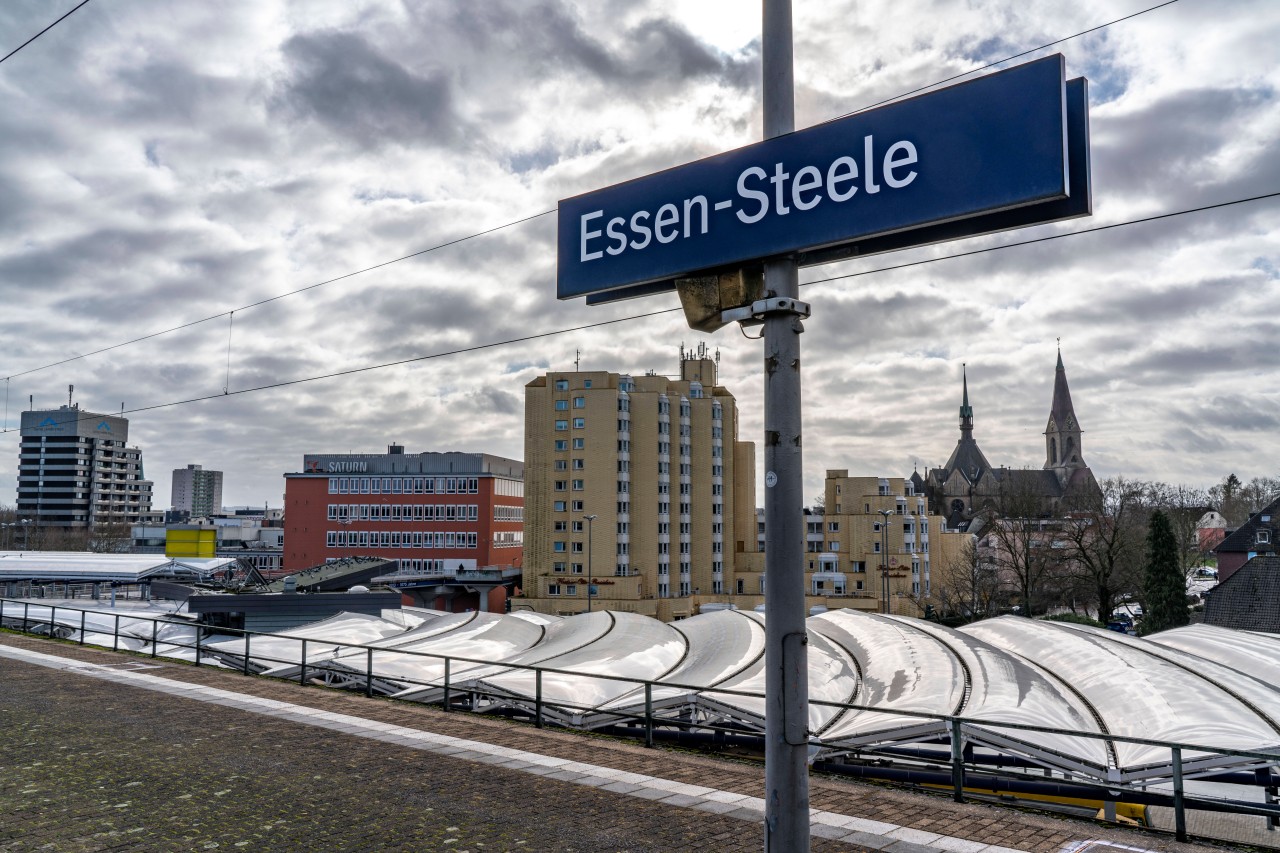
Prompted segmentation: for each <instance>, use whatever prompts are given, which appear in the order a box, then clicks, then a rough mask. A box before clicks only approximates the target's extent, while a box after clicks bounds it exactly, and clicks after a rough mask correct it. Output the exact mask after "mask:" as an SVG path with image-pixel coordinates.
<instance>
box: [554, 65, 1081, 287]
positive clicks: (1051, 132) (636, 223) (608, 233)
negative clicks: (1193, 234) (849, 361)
mask: <svg viewBox="0 0 1280 853" xmlns="http://www.w3.org/2000/svg"><path fill="white" fill-rule="evenodd" d="M1072 83H1073V84H1077V85H1076V90H1077V91H1078V94H1079V98H1078V100H1081V101H1083V97H1084V95H1083V93H1084V87H1083V81H1072ZM1074 106H1076V109H1075V110H1074V113H1075V114H1079V115H1078V118H1079V122H1078V123H1077V126H1078V127H1080V128H1085V127H1087V117H1085V116H1084V115H1083V111H1084V110H1085V109H1087V107H1086V106H1085V105H1084V103H1079V104H1076V105H1074ZM1067 112H1068V110H1067V84H1066V81H1065V69H1064V61H1063V58H1062V57H1061V56H1060V55H1055V56H1050V57H1046V58H1044V59H1040V60H1036V61H1034V62H1030V63H1027V64H1025V65H1021V66H1018V67H1016V68H1013V69H1010V70H1008V71H1003V72H999V73H996V74H992V75H989V76H986V77H982V78H979V79H977V80H974V81H972V82H969V83H962V84H959V85H956V86H951V87H948V88H946V89H941V90H939V91H937V92H932V93H929V94H927V95H921V96H919V97H916V98H912V99H910V100H906V101H902V102H899V103H895V104H891V105H889V106H886V107H881V108H879V109H876V110H871V111H868V112H865V113H860V114H857V115H853V116H849V117H847V118H843V119H838V120H836V121H832V122H828V123H826V124H821V125H818V126H816V127H812V128H808V129H806V130H803V131H799V132H796V133H792V134H788V135H785V136H780V137H776V138H774V139H770V140H766V141H765V142H760V143H757V144H754V145H749V146H746V147H744V148H738V149H735V150H733V151H729V152H726V153H724V154H719V155H716V156H714V157H709V158H707V159H704V160H699V161H696V162H694V163H689V164H687V165H684V166H679V167H676V168H673V169H668V170H666V171H663V172H658V173H656V174H653V175H648V176H646V177H643V178H639V179H636V180H633V181H628V182H626V183H622V184H617V185H615V186H611V187H607V188H605V189H601V190H597V191H595V192H591V193H586V194H584V195H580V196H575V197H573V198H570V199H565V200H563V201H561V202H560V206H559V236H558V256H559V269H558V276H557V295H558V296H559V298H561V299H569V298H574V297H578V296H587V295H590V294H597V298H596V299H593V300H591V301H607V300H608V299H609V298H611V297H617V296H622V295H639V294H642V293H644V292H648V291H645V290H644V288H643V287H637V285H646V284H648V283H653V282H661V283H663V287H664V288H665V287H667V286H670V280H671V279H673V278H675V277H677V276H681V275H690V274H694V273H698V272H701V271H707V270H713V269H717V268H725V267H730V266H732V265H735V264H740V263H743V262H748V261H756V260H761V259H764V258H767V257H771V256H779V255H786V254H795V253H811V254H812V255H813V258H812V260H813V261H817V260H830V259H832V258H836V257H839V256H840V254H841V247H842V246H845V245H851V244H854V243H856V242H857V241H861V240H865V239H866V238H868V237H873V236H875V235H890V234H895V233H899V232H906V231H910V230H912V229H921V228H922V227H924V226H939V225H941V224H943V223H948V222H954V221H956V220H960V219H965V218H978V217H981V216H983V215H989V214H995V213H997V212H1000V211H1009V210H1011V209H1014V208H1022V207H1027V208H1029V209H1028V211H1027V212H1024V213H1023V214H1022V215H1021V216H1020V217H1013V218H1009V217H1005V219H1006V220H1008V221H1003V220H1002V224H1000V227H1017V226H1018V225H1026V224H1034V223H1035V222H1042V221H1051V220H1052V219H1060V218H1065V217H1066V216H1072V215H1083V214H1085V213H1087V212H1088V209H1087V208H1088V206H1089V205H1088V200H1087V198H1078V199H1076V200H1075V202H1076V203H1075V204H1074V205H1065V206H1064V205H1062V204H1058V205H1054V204H1052V203H1053V202H1061V201H1062V200H1064V199H1069V198H1070V197H1071V195H1072V193H1073V192H1075V194H1076V195H1084V196H1086V197H1087V196H1088V194H1089V193H1088V179H1087V175H1088V160H1087V139H1080V140H1078V142H1079V144H1077V145H1075V146H1074V148H1076V149H1079V152H1083V154H1082V156H1072V157H1071V160H1070V165H1071V166H1073V167H1075V166H1078V165H1080V166H1082V168H1080V169H1078V170H1077V171H1081V172H1083V175H1070V176H1069V174H1068V171H1069V170H1068V163H1069V161H1068V151H1067V148H1068V146H1067V123H1068V116H1067ZM1078 135H1081V136H1083V135H1084V134H1083V133H1081V134H1078ZM1079 152H1077V151H1073V154H1077V153H1079ZM1080 160H1083V162H1082V163H1078V162H1077V161H1080ZM1033 208H1034V209H1035V210H1039V209H1041V208H1043V212H1042V213H1037V212H1035V210H1032V209H1033ZM994 221H995V219H994V218H993V222H994ZM990 230H996V229H995V228H993V227H981V226H974V227H971V228H969V229H968V230H967V231H966V229H963V228H962V229H958V230H957V229H951V231H955V232H956V233H951V231H948V232H947V233H946V234H943V235H942V236H937V235H935V236H928V237H927V236H924V234H926V233H927V232H928V229H925V230H924V231H923V232H922V235H921V237H920V239H918V240H915V241H914V242H913V240H912V239H911V237H912V235H909V234H903V235H902V237H905V238H906V239H898V240H896V241H890V242H891V243H892V245H891V246H887V247H888V248H903V247H905V246H907V245H918V244H920V243H924V242H934V241H936V240H938V239H951V238H954V237H956V236H967V234H968V233H983V232H985V231H990ZM878 250H879V251H883V250H885V249H884V248H881V249H878ZM847 253H853V252H852V250H850V251H849V252H847ZM802 260H803V259H802ZM659 289H662V288H659ZM610 291H613V292H614V293H612V294H611V293H610ZM628 291H630V292H628Z"/></svg>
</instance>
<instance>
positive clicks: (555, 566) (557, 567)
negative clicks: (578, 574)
mask: <svg viewBox="0 0 1280 853" xmlns="http://www.w3.org/2000/svg"><path fill="white" fill-rule="evenodd" d="M551 569H552V571H556V572H563V571H564V569H565V564H564V563H552V564H551Z"/></svg>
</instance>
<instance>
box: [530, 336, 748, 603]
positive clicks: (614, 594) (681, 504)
mask: <svg viewBox="0 0 1280 853" xmlns="http://www.w3.org/2000/svg"><path fill="white" fill-rule="evenodd" d="M525 461H526V464H527V466H528V467H527V471H526V488H527V493H526V494H527V524H526V525H525V531H526V539H525V575H524V592H525V596H524V598H523V599H521V600H520V601H519V602H517V603H516V604H517V606H524V607H530V608H532V609H534V610H538V611H541V612H547V613H562V614H568V613H578V612H582V611H585V610H587V609H589V606H594V607H597V608H599V609H610V610H628V611H632V612H638V613H643V614H646V615H650V616H656V617H659V618H663V619H671V618H680V617H682V616H687V615H692V614H693V613H696V612H697V610H696V603H697V601H698V600H701V599H703V598H705V597H712V596H714V597H716V598H717V599H723V598H724V597H726V596H730V595H732V594H733V593H734V592H735V591H736V590H737V589H738V578H737V575H736V567H737V561H738V559H739V558H740V557H741V556H742V555H743V554H745V553H754V552H755V551H756V535H755V446H754V444H752V443H751V442H743V441H739V440H738V410H737V402H736V400H735V399H734V397H733V395H732V394H731V393H729V391H728V390H727V389H725V388H723V387H721V386H719V385H717V364H716V361H715V360H714V359H713V358H711V357H709V356H708V353H707V351H706V348H705V346H703V347H700V348H699V350H698V351H696V352H689V353H685V352H683V351H682V352H681V359H680V375H679V378H670V377H667V376H658V375H652V374H650V375H645V376H631V375H627V374H618V373H607V372H603V371H573V372H552V373H548V374H546V375H545V376H541V377H539V378H537V379H535V380H534V381H533V382H530V383H529V384H528V385H527V386H525ZM588 578H590V579H591V581H592V582H591V583H590V584H589V583H588ZM589 590H590V598H589Z"/></svg>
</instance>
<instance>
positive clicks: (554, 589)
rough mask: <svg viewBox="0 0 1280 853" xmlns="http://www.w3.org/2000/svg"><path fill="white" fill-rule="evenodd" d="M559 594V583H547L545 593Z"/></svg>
mask: <svg viewBox="0 0 1280 853" xmlns="http://www.w3.org/2000/svg"><path fill="white" fill-rule="evenodd" d="M559 594H560V584H558V583H549V584H547V595H559Z"/></svg>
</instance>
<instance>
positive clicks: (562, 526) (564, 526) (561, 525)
mask: <svg viewBox="0 0 1280 853" xmlns="http://www.w3.org/2000/svg"><path fill="white" fill-rule="evenodd" d="M568 529H569V522H567V521H557V522H556V532H557V533H559V532H561V531H562V530H568Z"/></svg>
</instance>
